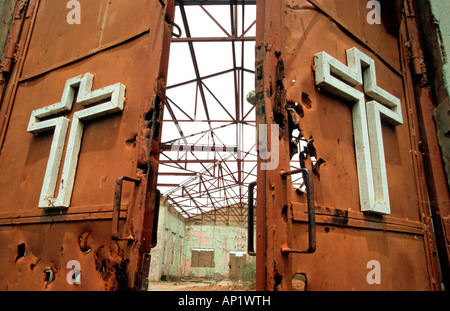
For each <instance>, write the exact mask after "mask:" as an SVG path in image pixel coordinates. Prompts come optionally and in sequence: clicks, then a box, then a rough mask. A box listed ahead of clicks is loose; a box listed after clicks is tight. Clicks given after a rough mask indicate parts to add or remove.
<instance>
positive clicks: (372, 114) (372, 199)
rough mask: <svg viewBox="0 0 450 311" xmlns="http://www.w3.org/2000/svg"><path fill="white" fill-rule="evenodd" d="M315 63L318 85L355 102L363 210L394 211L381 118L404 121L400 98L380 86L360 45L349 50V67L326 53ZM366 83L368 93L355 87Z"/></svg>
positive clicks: (371, 61) (353, 103)
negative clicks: (358, 47)
mask: <svg viewBox="0 0 450 311" xmlns="http://www.w3.org/2000/svg"><path fill="white" fill-rule="evenodd" d="M314 62H315V67H316V72H315V75H316V85H317V86H318V87H319V88H320V89H323V90H326V91H328V92H331V93H333V94H335V95H337V96H339V97H341V98H343V99H345V100H347V101H348V102H350V103H352V117H353V131H354V139H355V149H356V151H355V152H356V162H357V169H358V180H359V195H360V201H361V211H371V212H375V213H380V214H390V213H391V209H390V204H389V191H388V183H387V176H386V161H385V157H384V147H383V135H382V132H381V121H382V120H383V121H385V122H388V123H390V124H391V125H393V126H398V125H402V124H403V118H402V110H401V103H400V99H398V98H396V97H394V96H393V95H391V94H389V93H388V92H386V91H385V90H383V89H381V88H380V87H378V86H377V79H376V72H375V62H374V60H373V59H371V58H370V57H368V56H367V55H366V54H364V53H362V52H361V51H359V50H358V49H356V48H352V49H350V50H347V63H348V66H345V65H344V64H342V63H341V62H339V61H338V60H337V59H335V58H333V57H332V56H330V55H329V54H327V53H325V52H320V53H318V54H316V55H315V57H314ZM333 75H334V76H333ZM337 77H338V78H340V79H342V81H341V80H340V79H338V78H337ZM343 81H344V82H346V83H348V84H346V83H344V82H343ZM363 84H364V93H362V92H360V91H358V90H356V89H355V88H353V87H354V86H359V85H363ZM365 95H367V96H369V97H371V98H372V99H374V100H373V101H370V102H367V103H366V101H365Z"/></svg>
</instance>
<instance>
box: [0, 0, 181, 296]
mask: <svg viewBox="0 0 450 311" xmlns="http://www.w3.org/2000/svg"><path fill="white" fill-rule="evenodd" d="M14 14H15V16H14V18H15V23H16V21H18V20H21V21H22V23H18V25H14V24H13V28H12V29H11V33H12V34H15V35H16V36H15V37H16V38H17V42H10V43H9V48H7V49H6V50H11V46H12V50H13V51H14V53H13V54H12V56H13V57H12V58H11V55H9V57H10V58H9V59H6V60H7V61H8V64H10V65H12V64H13V63H14V66H8V70H9V71H8V75H7V76H8V77H9V80H8V84H7V85H6V87H5V88H4V90H3V88H2V93H3V94H2V101H1V104H0V105H1V106H0V111H1V118H0V150H1V151H0V152H1V153H0V249H1V253H2V256H1V260H0V261H1V268H0V288H1V289H3V290H118V289H121V290H122V289H145V288H146V281H147V279H146V275H147V274H148V267H149V262H150V248H151V246H152V243H153V242H154V241H153V240H152V224H153V212H154V210H155V209H154V206H155V198H157V197H158V198H159V195H157V192H156V189H155V185H156V174H157V167H158V161H159V158H158V157H159V138H160V128H161V126H160V124H161V122H162V104H163V100H162V99H163V98H164V87H165V81H166V72H167V63H168V54H169V50H168V49H169V46H170V39H171V36H172V33H171V25H172V23H171V21H173V14H174V1H171V0H166V1H161V0H160V1H156V0H155V1H153V0H152V1H131V2H130V1H128V0H112V1H110V0H99V1H90V0H79V1H53V0H29V1H18V2H17V8H16V11H15V13H14ZM21 17H23V18H21ZM16 27H18V28H16ZM15 48H16V49H15ZM3 65H4V64H3ZM3 65H2V70H3V69H5V68H6V67H4V66H3ZM156 201H157V200H156Z"/></svg>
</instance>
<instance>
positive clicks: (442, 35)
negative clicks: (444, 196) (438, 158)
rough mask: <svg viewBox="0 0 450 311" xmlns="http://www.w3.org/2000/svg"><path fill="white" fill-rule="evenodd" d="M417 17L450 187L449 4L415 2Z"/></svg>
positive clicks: (433, 1)
mask: <svg viewBox="0 0 450 311" xmlns="http://www.w3.org/2000/svg"><path fill="white" fill-rule="evenodd" d="M418 5H419V17H420V22H421V27H422V31H423V33H424V35H423V39H424V43H425V48H426V53H427V55H426V56H427V57H426V60H427V67H428V68H427V69H428V70H429V72H428V79H429V82H430V84H431V86H432V88H433V91H434V92H433V93H434V96H435V97H436V98H435V100H436V106H437V107H436V109H435V110H434V111H433V115H434V120H435V122H436V127H437V132H438V139H439V145H440V147H441V152H442V157H443V161H444V165H445V170H446V174H447V182H448V185H449V186H450V121H449V112H450V104H449V98H450V97H449V94H450V64H449V63H448V58H449V56H450V22H449V20H448V18H447V17H448V15H449V14H450V2H449V1H445V0H429V1H428V0H418Z"/></svg>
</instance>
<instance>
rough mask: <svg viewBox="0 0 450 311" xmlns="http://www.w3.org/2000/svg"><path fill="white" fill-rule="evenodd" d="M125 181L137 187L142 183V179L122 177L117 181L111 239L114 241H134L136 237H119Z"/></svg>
mask: <svg viewBox="0 0 450 311" xmlns="http://www.w3.org/2000/svg"><path fill="white" fill-rule="evenodd" d="M123 181H130V182H134V183H135V184H136V185H139V184H140V183H141V180H140V179H135V178H130V177H126V176H122V177H120V178H119V179H117V180H116V189H115V191H114V207H113V217H112V232H111V238H112V239H113V240H114V241H134V240H135V237H134V236H133V235H131V234H130V235H128V236H127V237H119V217H120V205H121V201H122V185H123Z"/></svg>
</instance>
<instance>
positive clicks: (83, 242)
mask: <svg viewBox="0 0 450 311" xmlns="http://www.w3.org/2000/svg"><path fill="white" fill-rule="evenodd" d="M88 241H89V232H85V233H83V234H82V235H80V236H79V238H78V245H79V246H80V250H81V251H82V252H83V253H84V254H89V253H90V252H91V247H90V246H89V245H88Z"/></svg>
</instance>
